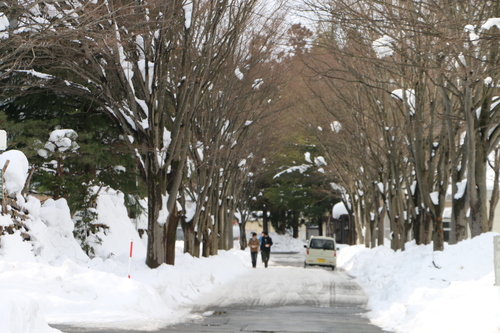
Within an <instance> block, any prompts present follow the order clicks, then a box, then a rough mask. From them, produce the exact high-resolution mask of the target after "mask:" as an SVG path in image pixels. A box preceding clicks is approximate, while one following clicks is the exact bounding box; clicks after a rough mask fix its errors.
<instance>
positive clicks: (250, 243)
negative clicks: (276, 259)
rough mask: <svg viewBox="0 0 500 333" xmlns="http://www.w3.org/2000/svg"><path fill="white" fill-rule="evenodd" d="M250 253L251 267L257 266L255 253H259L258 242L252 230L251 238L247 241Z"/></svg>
mask: <svg viewBox="0 0 500 333" xmlns="http://www.w3.org/2000/svg"><path fill="white" fill-rule="evenodd" d="M248 246H249V247H250V255H251V256H252V267H253V268H255V267H257V254H258V253H259V247H260V242H259V240H258V239H257V233H255V232H252V238H250V240H249V241H248Z"/></svg>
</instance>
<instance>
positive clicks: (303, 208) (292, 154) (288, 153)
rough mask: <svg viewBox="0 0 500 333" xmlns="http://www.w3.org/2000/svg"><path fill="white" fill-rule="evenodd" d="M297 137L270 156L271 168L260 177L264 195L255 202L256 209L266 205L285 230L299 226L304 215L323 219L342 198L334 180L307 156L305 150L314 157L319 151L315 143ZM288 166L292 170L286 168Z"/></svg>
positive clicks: (279, 228)
mask: <svg viewBox="0 0 500 333" xmlns="http://www.w3.org/2000/svg"><path fill="white" fill-rule="evenodd" d="M294 140H295V141H293V142H288V143H287V144H286V145H284V146H282V148H281V149H280V150H279V151H277V152H276V154H274V155H273V156H272V157H271V158H270V159H269V160H268V167H267V170H268V171H267V172H265V173H263V174H262V176H261V178H260V179H259V186H258V191H259V192H260V193H261V195H259V196H256V198H257V200H255V201H254V202H253V203H252V205H253V207H252V209H253V210H263V205H266V209H267V211H268V212H269V213H270V215H269V219H270V221H271V223H272V225H273V227H274V228H275V230H277V231H278V232H281V233H284V231H285V230H286V228H294V227H298V226H299V224H300V223H302V222H303V219H307V220H309V221H311V222H313V223H317V222H320V221H321V220H322V218H323V216H325V214H327V213H329V212H331V210H332V207H333V205H334V204H335V203H337V202H338V201H339V200H340V199H339V197H338V193H335V191H333V189H332V186H331V182H332V181H333V180H332V179H329V178H328V177H327V176H326V175H325V174H324V173H323V172H321V171H320V170H319V167H318V166H317V165H315V164H314V162H313V163H309V162H306V160H305V157H304V154H305V153H310V154H311V160H313V161H314V158H313V157H314V156H315V155H317V150H316V146H315V145H314V143H313V142H311V141H310V139H309V138H307V137H300V136H297V137H295V138H294ZM276 170H278V171H276ZM285 170H287V171H289V172H282V171H285ZM278 173H280V175H279V176H278V177H276V175H277V174H278Z"/></svg>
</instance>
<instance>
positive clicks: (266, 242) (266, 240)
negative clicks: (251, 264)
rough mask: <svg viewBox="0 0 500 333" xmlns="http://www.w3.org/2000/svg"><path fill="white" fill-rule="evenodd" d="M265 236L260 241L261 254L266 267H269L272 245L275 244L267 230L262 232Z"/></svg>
mask: <svg viewBox="0 0 500 333" xmlns="http://www.w3.org/2000/svg"><path fill="white" fill-rule="evenodd" d="M262 233H263V234H264V237H262V241H261V242H260V251H261V252H260V255H261V256H262V261H263V262H264V267H266V268H267V263H268V262H269V257H270V256H271V246H273V240H272V239H271V237H269V233H268V232H267V231H264V232H262Z"/></svg>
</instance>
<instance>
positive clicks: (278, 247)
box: [248, 232, 305, 252]
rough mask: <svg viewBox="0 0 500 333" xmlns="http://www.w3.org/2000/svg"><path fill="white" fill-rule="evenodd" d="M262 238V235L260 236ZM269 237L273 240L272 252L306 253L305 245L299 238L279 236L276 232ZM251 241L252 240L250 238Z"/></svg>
mask: <svg viewBox="0 0 500 333" xmlns="http://www.w3.org/2000/svg"><path fill="white" fill-rule="evenodd" d="M259 236H260V235H259ZM269 237H271V238H272V240H273V246H272V248H271V252H304V251H305V250H304V245H305V243H304V242H303V241H301V240H300V239H298V238H293V237H290V236H288V235H278V234H277V233H275V232H270V233H269ZM248 239H250V238H248Z"/></svg>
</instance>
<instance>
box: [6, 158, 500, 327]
mask: <svg viewBox="0 0 500 333" xmlns="http://www.w3.org/2000/svg"><path fill="white" fill-rule="evenodd" d="M1 156H2V159H0V167H2V166H3V163H5V160H7V159H9V160H10V161H11V163H12V165H16V166H17V167H16V168H11V169H10V168H7V171H6V175H5V178H6V182H7V183H8V184H6V185H7V188H9V189H11V190H12V191H13V193H14V194H16V193H18V192H16V191H19V188H20V184H21V183H22V180H23V177H25V172H26V171H25V170H27V169H26V168H25V166H26V163H27V160H26V159H25V157H24V155H23V154H22V153H20V152H16V151H7V152H5V153H4V154H3V155H1ZM21 188H22V187H21ZM18 202H19V203H21V204H22V205H23V206H24V207H25V208H26V209H27V210H28V211H29V216H28V219H27V220H26V221H25V223H26V225H27V227H28V228H29V229H30V235H31V241H30V242H23V241H22V238H21V236H20V233H19V232H15V233H14V234H12V235H3V236H1V237H0V295H2V297H0V332H2V333H4V332H5V333H49V332H50V333H55V332H59V331H58V330H56V329H53V328H51V327H50V326H49V323H51V324H69V325H79V326H88V327H110V328H121V329H127V328H128V329H142V330H151V331H153V330H155V329H158V328H160V327H164V326H165V325H171V324H174V323H178V322H182V321H187V320H193V319H197V318H200V316H202V315H205V316H206V315H210V313H209V312H208V313H202V314H196V313H192V311H193V309H197V308H199V306H202V307H203V306H210V304H219V305H220V304H222V303H223V302H233V303H239V302H241V303H245V302H246V301H247V300H248V298H247V297H246V295H248V293H249V292H253V291H252V290H260V292H261V295H262V296H261V297H260V298H259V304H253V305H261V306H265V305H270V304H272V303H273V299H275V298H280V299H283V300H284V302H285V304H289V305H291V304H295V303H297V302H301V299H300V297H298V296H297V295H299V294H300V293H301V292H302V291H303V290H304V288H307V290H308V292H310V293H313V297H317V300H318V303H317V304H318V306H327V305H328V304H329V303H328V300H327V299H325V298H324V295H323V294H322V293H321V288H318V289H317V290H315V289H314V288H312V289H311V285H308V284H306V283H304V281H313V282H314V283H313V284H314V285H315V286H318V285H322V284H327V283H329V282H330V281H331V280H332V279H336V278H341V277H342V276H344V275H343V274H342V273H339V272H338V271H333V272H332V271H330V270H326V269H325V270H322V269H303V268H297V267H291V266H290V267H286V266H285V267H282V266H280V267H278V266H277V265H276V264H274V263H273V261H272V259H273V257H272V256H271V262H270V267H269V269H264V268H262V267H258V268H257V269H256V270H253V269H252V268H251V261H250V254H249V251H248V249H247V250H245V251H241V250H239V249H238V248H237V247H236V248H235V249H232V250H229V251H220V252H219V255H217V256H213V257H210V258H193V257H191V256H190V255H187V254H183V253H182V246H183V244H182V242H180V241H178V242H177V244H176V249H177V256H176V265H175V266H168V265H162V266H160V267H159V268H157V269H149V268H148V267H147V266H146V265H145V263H144V262H145V254H146V242H145V240H144V239H141V238H140V237H139V236H138V235H137V232H136V231H135V227H134V224H133V223H132V221H130V220H129V219H128V216H127V214H126V208H125V206H124V201H123V194H122V193H121V192H119V191H115V190H113V189H105V190H102V191H101V192H100V196H99V199H98V202H97V204H98V207H97V210H98V213H99V222H100V223H101V222H102V223H106V224H108V225H109V227H110V228H109V230H108V231H107V232H106V234H104V233H102V234H101V235H100V237H101V238H102V239H103V242H102V244H101V245H99V246H97V247H96V257H95V258H93V259H90V258H88V257H87V256H86V255H85V253H84V252H83V251H82V250H81V249H80V247H79V245H78V243H77V241H76V240H75V239H74V238H73V234H72V230H73V222H72V221H71V216H70V214H69V208H68V206H67V203H66V201H65V200H64V199H59V200H57V201H54V200H47V201H45V202H44V203H43V204H41V203H40V201H38V199H36V198H33V197H29V199H28V200H25V199H23V198H22V197H20V195H19V194H18ZM10 223H11V220H10V217H9V216H7V215H5V216H4V215H2V216H0V225H1V226H7V225H9V224H10ZM498 235H499V234H495V233H487V234H483V235H481V236H479V237H476V238H474V239H472V240H466V241H463V242H461V243H459V244H457V245H449V246H448V245H447V246H445V250H444V251H443V252H433V251H432V245H427V246H423V245H421V246H417V245H416V244H414V243H407V244H406V246H405V247H406V250H405V251H396V252H395V251H393V250H391V249H390V246H389V242H386V245H385V246H379V247H377V248H375V249H367V248H365V247H364V246H361V245H359V246H346V245H342V244H340V245H339V247H340V248H341V249H340V251H339V257H338V262H337V263H338V269H339V270H340V271H344V272H345V273H347V274H349V275H351V276H353V277H354V278H355V281H356V282H357V283H359V284H360V286H361V287H362V288H363V289H364V291H365V293H366V296H367V298H368V303H367V306H368V313H367V316H368V318H369V319H370V321H371V322H372V323H374V324H376V325H378V326H380V327H382V328H384V329H386V330H389V331H393V332H401V333H406V332H408V333H418V332H426V333H433V332H436V333H437V332H439V333H443V332H445V333H446V332H450V333H451V332H453V333H466V332H474V333H477V332H481V333H489V332H491V333H493V332H498V331H499V329H500V290H499V289H500V287H496V286H494V271H493V238H494V236H498ZM271 237H273V240H274V243H275V246H274V248H273V250H274V251H285V252H286V251H297V252H300V253H303V251H304V249H303V244H304V242H303V241H301V240H297V239H293V238H291V237H290V236H280V235H276V234H271ZM130 242H133V251H132V258H130ZM129 267H130V268H129ZM128 275H130V278H128ZM285 277H286V278H287V279H288V280H289V281H290V282H291V283H287V284H286V285H284V284H283V283H282V281H283V279H284V278H285ZM262 279H265V280H266V281H267V283H266V287H265V288H266V289H265V290H261V289H262V287H261V286H262V283H259V281H260V280H262ZM221 295H224V296H225V297H224V298H221ZM146 318H147V320H145V319H146Z"/></svg>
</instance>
